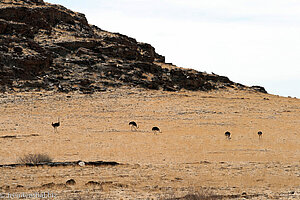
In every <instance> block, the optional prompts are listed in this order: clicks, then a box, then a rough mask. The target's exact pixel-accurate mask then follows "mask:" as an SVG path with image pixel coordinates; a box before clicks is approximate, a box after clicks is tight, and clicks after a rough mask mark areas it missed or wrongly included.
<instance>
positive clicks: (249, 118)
mask: <svg viewBox="0 0 300 200" xmlns="http://www.w3.org/2000/svg"><path fill="white" fill-rule="evenodd" d="M0 105H1V107H0V113H1V114H0V137H1V138H0V145H1V149H0V164H13V163H16V161H17V159H18V158H19V157H21V156H23V155H25V154H28V153H46V154H48V155H50V156H51V157H52V158H53V161H57V162H63V161H78V160H83V161H115V162H118V163H121V165H117V166H99V167H95V166H85V167H80V166H79V165H77V166H68V167H49V166H40V167H2V168H0V173H1V177H0V192H2V195H4V194H19V193H23V192H24V193H26V194H30V193H35V192H51V193H53V194H55V198H54V199H171V198H175V197H177V198H179V197H184V196H185V195H187V194H194V193H199V194H201V195H204V196H207V199H300V100H299V99H295V98H284V97H279V96H275V95H269V94H262V93H256V92H250V91H238V90H234V89H230V90H229V89H228V90H226V91H212V92H191V91H182V92H165V91H149V90H143V89H111V90H110V91H107V92H102V93H96V94H92V95H83V94H60V93H51V92H47V93H46V92H44V93H41V92H35V93H14V94H1V95H0ZM57 118H60V121H61V126H60V127H59V128H58V132H57V133H54V131H53V127H52V126H51V122H56V121H57ZM131 120H134V121H136V122H137V123H138V125H139V129H138V131H131V130H130V127H129V125H128V123H129V122H130V121H131ZM153 126H158V127H159V128H160V129H161V130H162V133H158V134H157V135H155V134H153V132H152V131H151V128H152V127H153ZM227 130H228V131H230V132H231V133H232V139H231V140H228V139H226V138H225V136H224V132H225V131H227ZM259 130H261V131H263V136H262V138H261V139H259V138H258V135H257V132H258V131H259ZM5 136H6V137H5ZM7 136H16V137H7ZM69 179H74V180H75V181H76V184H75V185H66V181H67V180H69ZM209 196H210V197H211V198H209Z"/></svg>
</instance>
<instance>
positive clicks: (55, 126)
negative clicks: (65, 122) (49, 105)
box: [52, 118, 60, 132]
mask: <svg viewBox="0 0 300 200" xmlns="http://www.w3.org/2000/svg"><path fill="white" fill-rule="evenodd" d="M52 126H53V128H54V132H57V127H59V126H60V121H59V118H58V122H56V123H53V122H52Z"/></svg>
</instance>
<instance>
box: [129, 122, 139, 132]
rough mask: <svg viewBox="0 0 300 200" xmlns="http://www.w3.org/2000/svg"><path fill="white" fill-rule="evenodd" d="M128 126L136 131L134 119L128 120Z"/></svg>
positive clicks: (136, 126)
mask: <svg viewBox="0 0 300 200" xmlns="http://www.w3.org/2000/svg"><path fill="white" fill-rule="evenodd" d="M129 126H130V128H131V131H134V130H135V131H136V130H137V129H138V128H139V127H138V125H137V124H136V123H135V122H134V121H131V122H129Z"/></svg>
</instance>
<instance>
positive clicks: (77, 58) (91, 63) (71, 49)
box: [0, 0, 266, 93]
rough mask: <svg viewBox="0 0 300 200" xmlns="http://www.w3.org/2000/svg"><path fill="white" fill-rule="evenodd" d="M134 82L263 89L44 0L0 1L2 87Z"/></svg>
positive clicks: (81, 87) (77, 87) (84, 88)
mask: <svg viewBox="0 0 300 200" xmlns="http://www.w3.org/2000/svg"><path fill="white" fill-rule="evenodd" d="M120 86H134V87H143V88H149V89H163V90H168V91H177V90H180V89H186V90H212V89H226V88H228V87H231V88H237V89H247V90H254V91H259V92H266V91H265V90H264V88H263V87H259V86H253V87H246V86H244V85H241V84H238V83H234V82H232V81H230V80H229V79H228V78H227V77H224V76H218V75H215V74H207V73H203V72H198V71H195V70H191V69H183V68H179V67H176V66H174V65H172V64H167V63H165V58H164V56H162V55H159V54H158V53H156V52H155V49H154V48H153V47H152V46H151V45H150V44H146V43H141V42H137V41H136V40H135V39H133V38H130V37H127V36H125V35H122V34H119V33H111V32H108V31H104V30H102V29H100V28H98V27H96V26H93V25H90V24H89V23H88V21H87V19H86V18H85V16H84V14H81V13H76V12H73V11H71V10H68V9H66V8H65V7H63V6H60V5H53V4H49V3H46V2H44V1H43V0H1V2H0V90H1V91H2V92H5V91H40V90H52V91H60V92H71V91H81V92H82V93H93V92H95V91H105V90H106V88H108V87H120Z"/></svg>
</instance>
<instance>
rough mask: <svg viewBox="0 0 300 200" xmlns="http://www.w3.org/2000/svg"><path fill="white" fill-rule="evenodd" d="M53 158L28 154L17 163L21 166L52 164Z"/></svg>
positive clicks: (45, 155)
mask: <svg viewBox="0 0 300 200" xmlns="http://www.w3.org/2000/svg"><path fill="white" fill-rule="evenodd" d="M52 160H53V159H52V158H51V157H50V156H49V155H47V154H40V153H39V154H27V155H25V156H23V157H20V158H19V159H18V160H17V162H18V163H20V164H39V163H49V162H52Z"/></svg>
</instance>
